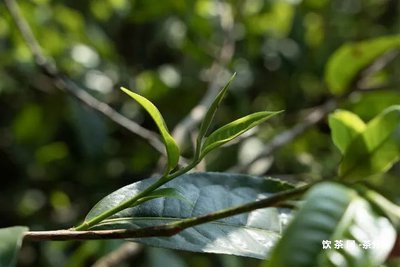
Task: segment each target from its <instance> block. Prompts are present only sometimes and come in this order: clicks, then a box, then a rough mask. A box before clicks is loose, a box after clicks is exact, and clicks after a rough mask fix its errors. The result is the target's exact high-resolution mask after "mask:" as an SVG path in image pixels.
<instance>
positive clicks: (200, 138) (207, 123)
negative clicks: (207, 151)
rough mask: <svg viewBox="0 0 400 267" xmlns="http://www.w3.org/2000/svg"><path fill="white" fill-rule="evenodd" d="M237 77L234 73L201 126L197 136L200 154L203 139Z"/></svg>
mask: <svg viewBox="0 0 400 267" xmlns="http://www.w3.org/2000/svg"><path fill="white" fill-rule="evenodd" d="M235 77H236V73H234V74H233V75H232V77H231V78H230V79H229V81H228V83H227V84H226V85H225V86H224V88H222V90H221V91H220V92H219V94H218V95H217V97H216V98H215V99H214V101H213V103H212V104H211V106H210V107H209V109H208V111H207V113H206V115H205V116H204V119H203V121H202V122H201V125H200V130H199V135H198V136H197V148H196V149H197V151H196V152H198V153H200V147H201V143H202V141H203V138H204V136H205V135H206V134H207V130H208V128H209V127H210V125H211V122H212V120H213V119H214V116H215V113H216V112H217V109H218V107H219V105H220V104H221V102H222V99H223V98H224V96H225V94H226V92H227V91H228V88H229V86H230V84H231V82H232V81H233V79H235Z"/></svg>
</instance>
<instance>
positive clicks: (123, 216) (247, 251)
mask: <svg viewBox="0 0 400 267" xmlns="http://www.w3.org/2000/svg"><path fill="white" fill-rule="evenodd" d="M154 181H156V178H150V179H146V180H143V181H141V182H137V183H134V184H131V185H128V186H126V187H123V188H121V189H119V190H117V191H115V192H114V193H112V194H110V195H108V196H107V197H105V198H104V199H103V200H101V201H100V202H99V203H98V204H97V205H96V206H95V207H94V208H93V210H92V211H90V213H89V214H88V216H87V218H86V220H89V219H91V218H93V217H95V216H96V215H98V214H100V213H102V212H104V211H105V210H108V209H110V208H112V207H115V206H116V205H118V203H121V202H122V201H124V200H126V199H129V198H131V197H132V196H134V195H136V194H137V193H139V192H140V191H143V189H144V188H146V187H147V186H149V185H150V184H152V183H153V182H154ZM167 185H168V187H173V188H176V189H177V190H179V191H180V192H182V195H183V196H184V197H185V198H186V199H188V200H189V201H191V202H192V203H194V206H190V205H187V204H186V203H184V202H181V201H179V200H177V199H171V198H163V199H154V200H151V201H148V202H146V203H144V204H142V205H139V206H136V207H133V208H130V209H127V210H124V211H122V212H120V213H118V214H116V215H114V216H112V217H111V218H110V219H108V220H106V221H105V222H103V223H100V224H99V225H97V226H95V228H97V229H110V228H139V227H140V228H142V227H147V226H154V225H161V224H165V223H169V222H173V221H177V220H179V219H184V218H190V217H194V216H199V215H204V214H207V213H211V212H215V211H218V210H221V209H225V208H228V207H232V206H236V205H240V204H244V203H247V202H251V201H255V200H256V199H260V198H265V197H268V196H270V195H271V194H273V193H276V192H279V191H282V190H287V189H290V188H293V187H292V186H291V185H289V184H287V183H284V182H281V181H279V180H274V179H267V178H261V177H252V176H248V175H240V174H228V173H190V174H185V175H182V176H181V177H179V178H177V179H175V180H172V181H171V182H169V183H168V184H167ZM288 216H289V211H288V210H286V209H278V208H267V209H260V210H256V211H253V212H250V213H248V214H241V215H237V216H233V217H229V218H225V219H221V220H218V221H214V222H211V223H207V224H203V225H198V226H195V227H192V228H188V229H186V230H184V231H182V232H180V233H179V234H177V235H175V236H172V237H168V238H167V237H151V238H138V239H134V241H135V242H140V243H144V244H148V245H152V246H159V247H166V248H173V249H181V250H189V251H198V252H200V251H201V252H213V253H225V254H235V255H242V256H248V257H256V258H264V257H265V256H266V254H267V253H268V251H269V249H270V247H271V246H272V244H273V243H274V242H275V241H276V240H277V239H278V238H279V237H280V234H281V231H282V227H283V225H284V224H285V222H286V221H287V219H288Z"/></svg>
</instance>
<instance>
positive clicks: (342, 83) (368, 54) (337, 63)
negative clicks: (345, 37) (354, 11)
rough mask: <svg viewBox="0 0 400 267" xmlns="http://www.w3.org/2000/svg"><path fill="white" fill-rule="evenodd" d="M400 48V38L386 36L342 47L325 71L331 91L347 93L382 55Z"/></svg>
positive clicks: (337, 93) (333, 56) (332, 57)
mask: <svg viewBox="0 0 400 267" xmlns="http://www.w3.org/2000/svg"><path fill="white" fill-rule="evenodd" d="M394 48H400V36H399V35H395V36H386V37H380V38H375V39H371V40H366V41H362V42H357V43H349V44H345V45H343V46H341V47H340V48H339V49H338V50H336V52H334V53H333V55H332V56H331V57H330V59H329V61H328V63H327V66H326V71H325V81H326V83H327V85H328V86H329V90H330V91H331V92H332V93H333V94H335V95H340V94H343V93H345V92H346V91H347V90H348V89H349V87H350V85H351V83H352V82H353V80H354V79H355V78H356V76H357V74H358V73H359V72H360V71H361V70H363V69H364V68H366V67H367V66H368V65H369V64H371V63H372V62H373V61H374V60H375V59H377V58H378V57H379V56H381V55H382V54H384V53H386V52H388V51H389V50H391V49H394Z"/></svg>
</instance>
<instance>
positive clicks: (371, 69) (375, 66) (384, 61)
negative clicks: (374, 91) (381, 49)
mask: <svg viewBox="0 0 400 267" xmlns="http://www.w3.org/2000/svg"><path fill="white" fill-rule="evenodd" d="M399 54H400V51H398V50H392V51H389V52H387V53H384V54H383V55H382V56H380V57H379V58H378V59H376V60H375V61H374V63H372V64H371V65H370V66H368V67H367V68H366V69H365V70H363V71H362V72H361V73H360V75H359V77H360V78H359V80H358V82H357V88H359V89H362V88H367V87H366V86H365V83H366V82H368V78H369V77H371V75H373V74H375V73H377V72H378V71H380V70H382V69H383V68H384V67H386V66H387V65H388V64H389V63H390V62H392V61H393V60H394V59H395V58H396V57H397V56H398V55H399Z"/></svg>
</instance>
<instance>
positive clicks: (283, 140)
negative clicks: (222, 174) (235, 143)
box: [229, 99, 337, 172]
mask: <svg viewBox="0 0 400 267" xmlns="http://www.w3.org/2000/svg"><path fill="white" fill-rule="evenodd" d="M336 106H337V104H336V100H333V99H331V100H328V101H327V102H325V103H324V104H322V105H321V106H318V107H315V108H313V109H312V110H311V111H310V112H309V113H308V114H307V115H306V116H305V118H304V119H302V120H301V122H299V123H297V124H296V125H294V126H293V127H292V128H290V129H288V130H286V131H283V132H282V133H279V134H278V135H276V136H275V137H274V138H272V139H271V140H270V141H269V142H268V143H267V144H266V145H265V146H264V148H263V152H262V153H260V154H259V155H257V157H255V158H254V159H252V160H251V161H249V162H248V163H246V164H244V165H238V166H236V167H233V168H231V169H230V170H229V171H232V172H244V171H246V170H247V169H248V168H249V167H250V166H251V165H252V164H253V163H255V162H256V161H257V160H259V159H261V158H265V157H268V156H270V155H271V154H272V153H273V152H275V151H276V150H277V149H278V148H280V147H282V146H284V145H285V144H287V143H290V142H291V141H293V140H294V139H295V138H297V137H298V136H300V135H301V134H303V133H304V132H305V131H306V130H308V129H309V128H311V127H312V126H314V125H315V124H317V123H318V122H320V121H321V120H323V119H324V118H325V116H326V115H327V114H329V113H330V112H331V111H333V110H334V109H335V108H336Z"/></svg>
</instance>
